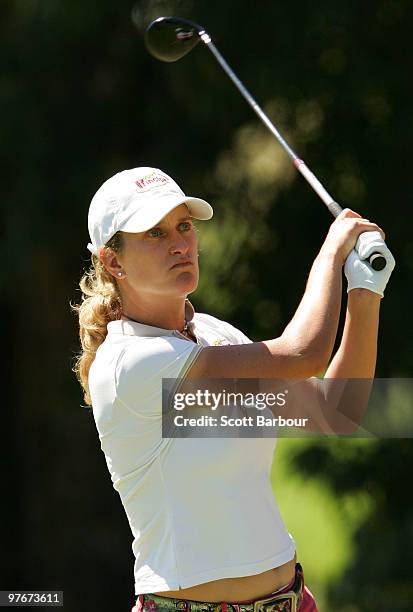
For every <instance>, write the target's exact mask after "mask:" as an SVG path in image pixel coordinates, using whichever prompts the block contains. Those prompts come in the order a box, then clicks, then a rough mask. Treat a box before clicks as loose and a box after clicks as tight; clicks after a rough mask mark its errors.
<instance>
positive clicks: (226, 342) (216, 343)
mask: <svg viewBox="0 0 413 612" xmlns="http://www.w3.org/2000/svg"><path fill="white" fill-rule="evenodd" d="M225 344H229V342H228V340H221V339H218V340H214V341H213V343H212V346H223V345H225Z"/></svg>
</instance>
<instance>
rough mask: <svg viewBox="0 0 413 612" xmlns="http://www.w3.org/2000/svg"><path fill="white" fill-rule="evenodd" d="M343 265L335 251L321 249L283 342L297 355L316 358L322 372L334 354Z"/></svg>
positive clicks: (284, 334) (284, 333) (283, 335)
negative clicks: (287, 343)
mask: <svg viewBox="0 0 413 612" xmlns="http://www.w3.org/2000/svg"><path fill="white" fill-rule="evenodd" d="M341 268H342V261H341V260H340V257H339V256H338V255H337V253H335V252H334V251H330V250H328V249H321V251H320V253H319V255H318V256H317V258H316V259H315V261H314V264H313V266H312V268H311V272H310V275H309V278H308V282H307V286H306V290H305V293H304V296H303V298H302V300H301V302H300V304H299V306H298V308H297V311H296V313H295V314H294V317H293V318H292V320H291V322H290V323H289V324H288V325H287V327H286V328H285V330H284V332H283V334H282V339H283V340H285V341H287V342H289V343H290V344H291V345H292V346H293V347H294V349H295V350H296V351H297V353H300V354H303V356H308V357H312V356H313V357H315V359H316V360H319V363H320V369H324V368H325V367H326V366H327V363H328V360H329V359H330V356H331V352H332V350H333V346H334V342H335V338H336V334H337V327H338V321H339V315H340V305H341V291H342V273H341Z"/></svg>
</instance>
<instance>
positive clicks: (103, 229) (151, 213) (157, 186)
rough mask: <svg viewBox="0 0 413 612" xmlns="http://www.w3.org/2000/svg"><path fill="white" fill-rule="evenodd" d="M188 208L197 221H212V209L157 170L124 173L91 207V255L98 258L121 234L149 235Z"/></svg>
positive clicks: (101, 191) (107, 185) (110, 182)
mask: <svg viewBox="0 0 413 612" xmlns="http://www.w3.org/2000/svg"><path fill="white" fill-rule="evenodd" d="M180 204H186V205H187V206H188V210H189V214H190V215H191V217H195V219H201V220H207V219H210V218H211V217H212V215H213V214H214V211H213V210H212V207H211V206H210V205H209V204H208V202H205V200H201V199H200V198H193V197H190V196H186V195H185V194H184V192H183V191H182V189H181V188H180V187H179V186H178V185H177V184H176V183H175V181H174V180H173V179H171V177H170V176H168V175H167V174H165V172H162V170H158V169H157V168H133V169H131V170H124V171H123V172H119V173H118V174H115V176H112V177H111V178H110V179H108V180H107V181H105V182H104V183H103V185H102V186H101V187H100V188H99V189H98V191H97V192H96V193H95V195H94V196H93V199H92V201H91V203H90V207H89V217H88V227H89V235H90V240H91V242H90V243H89V244H88V245H87V248H88V249H89V251H90V252H91V253H93V254H95V255H97V254H98V252H99V249H101V248H102V247H103V246H104V245H105V244H106V243H107V242H108V240H110V238H112V236H114V235H115V234H116V232H118V231H119V230H122V231H123V232H145V231H147V230H148V229H150V228H151V227H153V226H154V225H156V224H157V223H159V221H160V220H161V219H163V218H164V217H165V215H167V214H168V213H169V212H170V211H171V210H173V209H174V208H176V207H177V206H179V205H180Z"/></svg>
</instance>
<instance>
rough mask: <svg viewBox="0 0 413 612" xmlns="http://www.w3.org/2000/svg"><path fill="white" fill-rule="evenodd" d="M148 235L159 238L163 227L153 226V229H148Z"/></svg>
mask: <svg viewBox="0 0 413 612" xmlns="http://www.w3.org/2000/svg"><path fill="white" fill-rule="evenodd" d="M148 236H150V237H151V238H159V236H162V230H161V228H160V227H153V228H152V229H150V230H149V231H148Z"/></svg>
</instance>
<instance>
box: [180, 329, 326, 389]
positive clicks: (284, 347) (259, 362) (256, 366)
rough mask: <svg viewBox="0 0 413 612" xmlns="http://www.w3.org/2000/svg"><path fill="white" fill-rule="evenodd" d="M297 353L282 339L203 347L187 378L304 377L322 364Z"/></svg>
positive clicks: (315, 372)
mask: <svg viewBox="0 0 413 612" xmlns="http://www.w3.org/2000/svg"><path fill="white" fill-rule="evenodd" d="M320 365H321V364H319V363H318V362H317V360H316V359H314V358H313V357H311V356H309V355H305V354H302V353H300V352H298V351H297V350H296V349H295V348H294V346H292V345H291V344H290V343H289V342H288V341H286V340H285V339H283V337H280V338H275V339H274V340H267V341H264V342H252V343H250V344H235V345H230V346H209V347H205V348H204V349H202V351H200V353H199V354H198V355H197V356H196V358H195V360H194V362H193V364H192V366H191V367H190V368H189V370H188V373H187V375H186V377H187V378H190V379H194V378H307V377H308V376H313V375H314V374H317V373H318V372H319V371H320V370H321V369H322V367H323V366H322V365H321V367H320Z"/></svg>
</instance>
